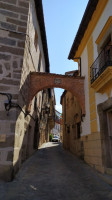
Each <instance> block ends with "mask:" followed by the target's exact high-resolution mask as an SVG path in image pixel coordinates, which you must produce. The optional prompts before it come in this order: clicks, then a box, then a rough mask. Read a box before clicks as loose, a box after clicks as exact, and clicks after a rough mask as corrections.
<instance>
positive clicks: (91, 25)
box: [74, 0, 109, 61]
mask: <svg viewBox="0 0 112 200" xmlns="http://www.w3.org/2000/svg"><path fill="white" fill-rule="evenodd" d="M108 1H109V0H100V1H99V3H98V5H97V7H96V10H95V12H94V14H93V16H92V19H91V21H90V23H89V25H88V27H87V29H86V32H85V34H84V37H83V39H82V41H81V43H80V45H79V48H78V50H77V52H76V54H75V55H74V57H80V55H81V53H82V51H83V50H84V48H85V46H86V44H87V42H88V40H89V38H90V36H91V34H92V32H93V30H94V28H95V26H96V24H97V22H98V20H99V18H100V16H101V14H102V12H103V10H104V8H105V6H106V5H107V3H108ZM74 61H76V60H74Z"/></svg>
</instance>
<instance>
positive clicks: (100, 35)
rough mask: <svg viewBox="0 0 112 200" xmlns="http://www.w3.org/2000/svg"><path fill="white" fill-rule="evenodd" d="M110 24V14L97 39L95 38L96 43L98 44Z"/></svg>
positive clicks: (111, 20)
mask: <svg viewBox="0 0 112 200" xmlns="http://www.w3.org/2000/svg"><path fill="white" fill-rule="evenodd" d="M111 24H112V16H110V17H109V18H108V20H107V22H106V24H105V26H104V27H103V29H102V31H101V33H100V34H99V36H98V38H97V40H96V44H99V43H100V41H101V40H102V38H103V37H104V35H105V33H106V32H107V30H108V28H109V27H110V25H111Z"/></svg>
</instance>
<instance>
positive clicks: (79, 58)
mask: <svg viewBox="0 0 112 200" xmlns="http://www.w3.org/2000/svg"><path fill="white" fill-rule="evenodd" d="M75 59H76V60H77V59H78V60H80V77H81V76H82V70H81V67H82V66H81V57H75V58H74V60H75Z"/></svg>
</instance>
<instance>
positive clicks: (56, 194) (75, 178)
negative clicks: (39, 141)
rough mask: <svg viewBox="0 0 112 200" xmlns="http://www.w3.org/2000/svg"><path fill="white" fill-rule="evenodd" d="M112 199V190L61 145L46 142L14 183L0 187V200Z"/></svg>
mask: <svg viewBox="0 0 112 200" xmlns="http://www.w3.org/2000/svg"><path fill="white" fill-rule="evenodd" d="M2 199H3V200H15V199H16V200H112V187H111V186H110V185H108V184H107V183H105V182H104V181H102V180H101V179H100V178H99V176H97V172H95V171H94V170H93V169H91V168H90V167H89V166H88V165H86V164H85V163H84V162H83V161H82V160H79V159H78V158H76V157H75V156H74V155H72V154H71V153H69V152H67V151H65V150H63V148H62V146H61V144H56V143H54V144H52V143H46V144H44V145H42V147H41V148H40V149H39V150H38V151H37V152H36V153H35V154H34V155H33V156H32V157H31V158H29V159H28V160H27V161H26V162H25V163H24V164H23V166H22V168H21V170H20V171H19V173H18V174H17V176H16V178H15V179H14V181H13V182H9V183H4V182H3V183H1V184H0V200H2Z"/></svg>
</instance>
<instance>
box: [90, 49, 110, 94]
mask: <svg viewBox="0 0 112 200" xmlns="http://www.w3.org/2000/svg"><path fill="white" fill-rule="evenodd" d="M90 80H91V87H92V88H94V89H95V91H96V92H102V91H103V89H104V86H106V85H107V84H109V83H110V81H112V46H111V45H108V46H106V47H105V48H104V49H103V50H102V51H101V53H100V54H99V56H98V57H97V59H96V60H95V61H94V63H93V64H92V66H91V68H90Z"/></svg>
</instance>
